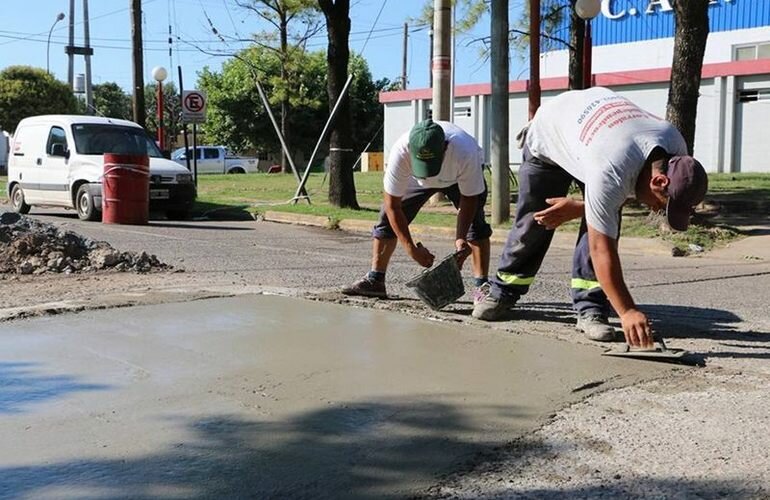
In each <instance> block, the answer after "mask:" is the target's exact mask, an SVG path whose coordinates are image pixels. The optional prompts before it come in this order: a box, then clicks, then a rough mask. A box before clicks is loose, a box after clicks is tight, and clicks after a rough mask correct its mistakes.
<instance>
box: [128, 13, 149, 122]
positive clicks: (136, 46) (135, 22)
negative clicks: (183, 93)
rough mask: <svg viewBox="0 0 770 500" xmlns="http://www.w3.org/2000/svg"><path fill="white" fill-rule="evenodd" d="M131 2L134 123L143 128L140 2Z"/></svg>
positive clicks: (142, 59)
mask: <svg viewBox="0 0 770 500" xmlns="http://www.w3.org/2000/svg"><path fill="white" fill-rule="evenodd" d="M130 1H131V42H132V47H133V51H132V61H133V70H134V99H133V105H134V121H135V122H136V123H138V124H139V125H141V126H142V127H144V125H145V122H146V116H145V107H144V58H143V55H142V0H130Z"/></svg>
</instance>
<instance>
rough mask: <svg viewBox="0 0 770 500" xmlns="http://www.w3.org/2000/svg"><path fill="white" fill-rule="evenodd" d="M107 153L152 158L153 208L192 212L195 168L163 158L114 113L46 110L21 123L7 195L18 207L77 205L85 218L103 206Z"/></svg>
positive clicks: (176, 214)
mask: <svg viewBox="0 0 770 500" xmlns="http://www.w3.org/2000/svg"><path fill="white" fill-rule="evenodd" d="M104 153H123V154H147V155H149V157H150V210H151V211H164V212H165V213H166V215H167V216H168V218H170V219H183V218H186V217H187V216H189V214H190V210H191V209H192V205H193V203H194V201H195V196H196V191H195V184H194V183H193V178H192V175H191V174H190V172H189V171H188V170H187V169H186V168H184V167H182V166H180V165H178V164H177V163H175V162H173V161H171V160H167V159H165V158H163V156H162V155H161V152H160V150H159V149H158V147H157V145H156V144H155V142H154V141H153V140H152V139H151V138H150V137H149V136H148V135H147V133H146V131H145V130H144V129H143V128H142V127H140V126H139V125H137V124H136V123H134V122H130V121H127V120H118V119H115V118H101V117H96V116H76V115H45V116H34V117H30V118H25V119H23V120H22V121H21V122H19V125H18V127H17V128H16V132H15V133H14V135H13V140H12V141H11V153H10V155H9V161H8V186H7V189H8V197H9V198H10V199H11V205H12V206H13V209H14V210H15V211H16V212H19V213H22V214H25V213H28V212H29V210H30V207H31V206H56V207H65V208H74V209H76V210H77V212H78V217H80V218H81V219H83V220H98V219H99V218H100V217H101V209H102V174H103V172H104V157H103V155H104Z"/></svg>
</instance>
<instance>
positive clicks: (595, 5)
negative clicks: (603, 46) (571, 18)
mask: <svg viewBox="0 0 770 500" xmlns="http://www.w3.org/2000/svg"><path fill="white" fill-rule="evenodd" d="M601 10H602V3H601V0H577V2H575V12H577V15H578V16H579V17H580V18H581V19H583V20H584V21H585V23H586V29H585V38H584V42H583V88H584V89H587V88H589V87H590V86H591V83H592V82H591V80H592V76H593V75H592V73H593V70H592V69H591V52H592V50H593V49H592V47H591V46H592V45H593V42H592V40H591V19H593V18H595V17H596V16H598V15H599V12H601Z"/></svg>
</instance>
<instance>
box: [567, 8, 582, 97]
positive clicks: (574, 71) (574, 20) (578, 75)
mask: <svg viewBox="0 0 770 500" xmlns="http://www.w3.org/2000/svg"><path fill="white" fill-rule="evenodd" d="M576 3H577V0H570V9H569V11H570V22H569V44H570V48H569V88H570V90H580V89H582V88H583V86H584V81H585V80H584V78H583V70H584V68H583V48H584V46H585V37H586V22H585V21H584V20H583V19H581V17H580V16H578V15H577V11H576V10H575V4H576Z"/></svg>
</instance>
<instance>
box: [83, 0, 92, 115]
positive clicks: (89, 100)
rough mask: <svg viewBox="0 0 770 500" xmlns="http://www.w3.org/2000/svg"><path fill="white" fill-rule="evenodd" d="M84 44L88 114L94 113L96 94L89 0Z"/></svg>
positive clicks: (84, 14)
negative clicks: (92, 73) (92, 62)
mask: <svg viewBox="0 0 770 500" xmlns="http://www.w3.org/2000/svg"><path fill="white" fill-rule="evenodd" d="M83 42H84V45H85V56H84V57H85V60H86V113H88V114H89V115H90V114H93V112H94V92H93V86H92V84H93V81H92V78H91V31H90V29H89V26H88V0H83Z"/></svg>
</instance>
